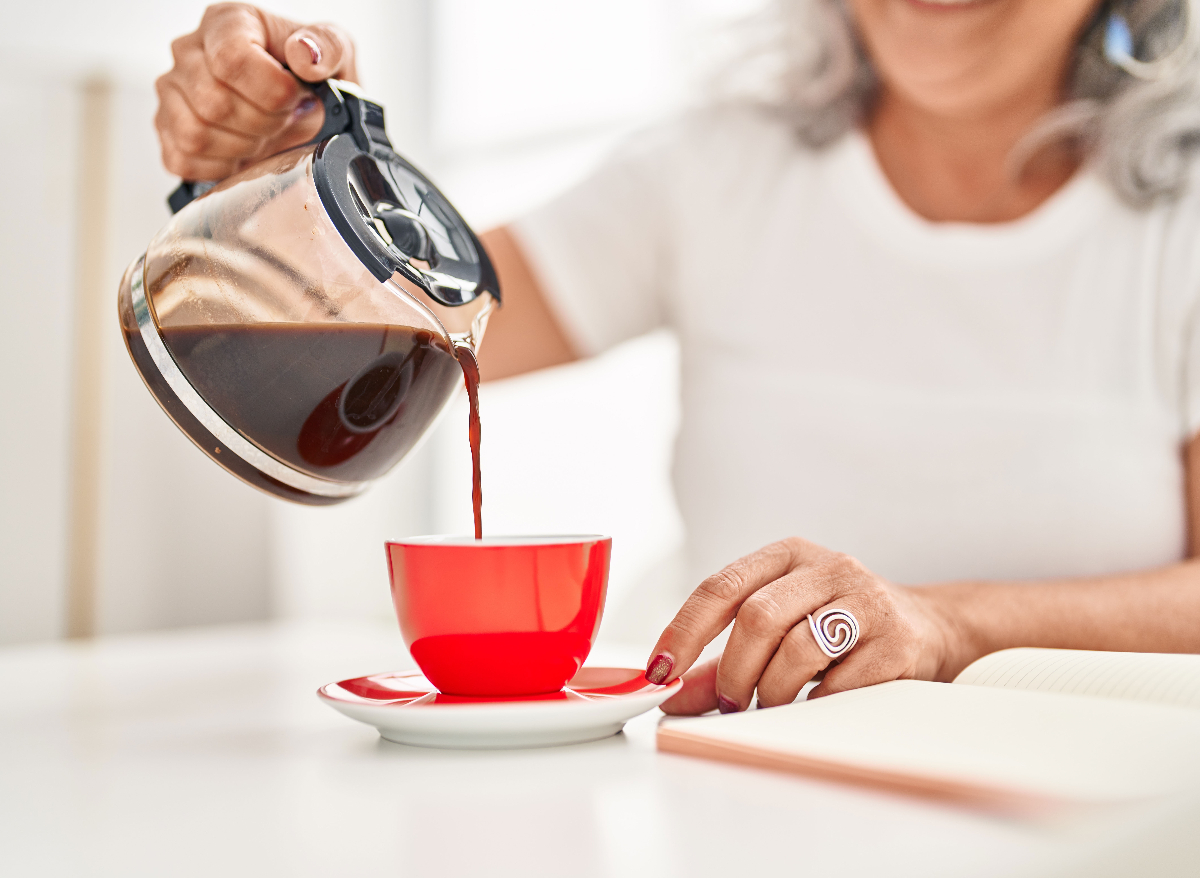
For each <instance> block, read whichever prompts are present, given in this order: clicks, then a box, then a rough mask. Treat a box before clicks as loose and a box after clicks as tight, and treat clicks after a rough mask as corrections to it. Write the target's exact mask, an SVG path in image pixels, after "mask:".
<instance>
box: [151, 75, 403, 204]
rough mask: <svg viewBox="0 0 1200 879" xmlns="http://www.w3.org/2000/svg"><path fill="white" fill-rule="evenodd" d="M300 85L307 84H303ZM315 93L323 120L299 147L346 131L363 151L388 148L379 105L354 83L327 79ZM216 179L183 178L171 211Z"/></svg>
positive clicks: (170, 198)
mask: <svg viewBox="0 0 1200 879" xmlns="http://www.w3.org/2000/svg"><path fill="white" fill-rule="evenodd" d="M304 85H306V86H307V85H310V84H309V83H304ZM312 89H313V94H315V95H316V96H317V97H318V98H319V99H320V100H321V103H322V104H323V105H324V106H325V123H324V124H323V125H322V126H321V130H320V131H318V132H317V136H316V137H314V138H313V139H312V140H310V141H308V143H307V144H302V146H309V145H311V144H315V143H320V142H321V141H323V140H325V139H326V138H328V137H333V136H334V135H335V134H341V133H343V132H348V133H349V134H350V136H351V137H353V138H354V142H355V143H357V144H358V146H359V148H360V149H362V150H363V151H364V152H368V153H370V152H374V151H375V148H376V147H377V146H383V147H387V148H388V149H389V150H391V149H392V142H391V141H390V140H388V136H387V131H386V130H384V125H383V107H381V106H380V105H379V104H377V103H375V102H374V101H372V100H370V99H369V98H366V97H364V96H363V95H362V93H361V92H360V91H359V90H358V86H356V85H354V84H353V83H350V82H344V81H342V80H338V79H327V80H324V81H323V82H319V83H316V84H315V85H313V86H312ZM217 182H218V181H216V180H184V181H182V182H180V184H179V186H177V187H176V188H175V191H174V192H172V193H171V194H170V195H169V196H167V205H168V206H169V207H170V208H171V213H173V214H177V213H179V212H180V211H181V210H182V209H183V208H184V207H185V206H186V205H188V204H190V203H191V202H193V201H195V200H196V199H198V198H199V197H200V196H202V195H204V193H206V192H208V191H209V190H210V189H212V188H213V187H214V186H216V185H217Z"/></svg>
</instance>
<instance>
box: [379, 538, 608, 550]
mask: <svg viewBox="0 0 1200 879" xmlns="http://www.w3.org/2000/svg"><path fill="white" fill-rule="evenodd" d="M601 540H612V538H611V537H609V536H608V535H607V534H489V535H487V536H485V537H484V538H483V539H482V540H476V539H475V537H474V535H471V534H422V535H419V536H417V537H405V538H402V539H400V540H388V541H385V542H386V544H387V545H388V546H453V547H468V546H475V547H479V548H481V549H482V548H493V549H494V548H497V547H505V546H573V545H577V544H580V543H596V542H598V541H601Z"/></svg>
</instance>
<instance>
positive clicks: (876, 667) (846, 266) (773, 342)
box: [157, 0, 1200, 713]
mask: <svg viewBox="0 0 1200 879" xmlns="http://www.w3.org/2000/svg"><path fill="white" fill-rule="evenodd" d="M1190 10H1191V6H1190V0H1183V2H1181V0H1135V2H1132V3H1126V2H1117V3H1115V4H1112V5H1109V4H1103V5H1102V4H1101V3H1099V2H1098V0H1057V2H1055V3H1044V2H1040V0H847V2H845V3H844V4H843V3H840V2H837V0H809V2H794V3H790V4H787V5H781V6H780V7H779V9H778V12H779V14H780V15H781V19H780V21H781V29H780V31H779V32H778V33H779V38H780V42H779V43H778V45H777V46H776V49H775V51H781V52H782V54H781V55H779V56H778V59H777V60H780V62H781V63H780V64H779V65H777V74H776V75H775V78H774V82H775V85H776V90H775V93H774V95H773V98H772V100H771V101H769V102H766V103H765V104H764V103H763V102H759V104H758V105H754V106H752V105H750V103H749V102H746V101H741V102H733V103H732V104H731V105H730V106H727V107H722V108H717V109H711V110H708V111H705V112H702V113H697V114H693V115H692V116H690V117H688V118H685V119H683V120H680V121H678V122H676V123H673V124H670V125H666V126H663V127H662V128H660V129H658V130H656V131H654V132H651V133H649V134H647V135H645V136H643V137H641V138H639V139H636V140H635V141H633V142H631V143H630V144H629V145H628V146H627V147H626V148H625V149H623V150H622V151H621V152H620V153H618V154H617V155H616V156H614V157H613V158H611V159H610V160H609V161H608V162H607V163H606V164H605V165H604V166H603V167H602V168H601V169H600V170H599V171H597V172H596V173H595V174H594V175H593V176H592V177H591V178H590V179H589V180H587V181H585V182H584V183H582V184H580V185H579V186H578V187H576V188H575V189H574V190H572V191H571V192H568V193H566V194H565V195H563V196H562V197H560V198H559V199H557V200H556V201H555V202H553V203H552V204H550V205H548V206H546V207H545V208H543V209H541V210H539V211H537V212H535V213H534V214H532V215H530V216H528V217H526V218H524V219H523V220H521V221H519V222H517V223H515V224H513V225H512V226H510V227H508V228H505V229H499V230H496V231H494V232H492V233H490V234H489V235H488V236H486V237H485V241H486V243H487V246H488V249H489V251H490V252H491V254H492V256H493V259H494V261H495V262H496V265H497V267H498V270H499V273H500V275H501V279H502V285H503V287H504V291H505V307H504V309H503V310H502V311H500V312H499V313H498V314H497V315H496V316H495V317H494V318H493V321H492V324H491V326H490V328H489V332H488V344H487V346H486V347H485V349H484V364H483V365H484V369H485V374H486V375H487V376H488V377H492V378H495V377H501V376H506V375H513V374H517V373H521V372H525V371H528V370H532V369H538V368H541V367H546V366H551V365H554V364H559V363H564V362H567V361H570V360H573V359H575V358H577V357H579V356H582V355H587V354H592V353H595V352H597V351H599V350H601V349H603V348H604V347H607V346H609V345H612V344H615V343H616V342H619V341H621V340H623V339H625V338H629V337H631V336H634V335H637V334H639V333H642V332H645V331H647V330H649V329H652V328H653V327H656V326H660V325H664V324H669V325H671V326H672V327H673V328H674V329H675V331H676V332H677V334H678V335H679V338H680V345H681V351H682V358H683V359H682V370H683V372H682V375H683V397H684V399H683V403H684V407H683V424H682V429H681V432H680V439H679V443H678V448H677V456H676V466H675V476H676V489H677V493H678V496H679V501H680V506H681V509H682V511H683V513H684V517H685V520H686V522H687V526H688V540H689V549H690V553H691V558H692V561H693V563H694V564H695V565H696V567H697V570H698V571H701V572H703V573H709V572H711V571H713V570H716V569H718V568H720V567H721V565H723V564H725V563H726V562H727V561H728V560H729V559H731V558H735V557H737V556H739V555H743V554H744V553H746V552H748V551H750V550H752V549H754V547H755V546H761V545H762V544H763V543H765V542H766V541H768V540H771V539H773V538H775V537H777V536H783V535H788V534H790V535H793V536H790V537H786V538H785V539H783V540H779V541H778V542H775V543H770V544H769V545H767V546H766V547H765V548H763V549H759V550H757V551H754V552H750V554H749V555H744V556H743V557H742V558H740V559H739V560H738V561H735V562H734V563H733V564H731V565H728V567H725V568H723V569H721V570H720V571H719V573H717V574H715V575H713V576H709V577H708V578H707V579H705V580H704V581H703V582H702V583H701V584H700V586H699V587H698V588H697V589H696V591H695V592H694V593H693V594H692V596H691V597H690V598H689V599H688V601H687V602H686V604H685V605H684V606H683V608H682V609H681V610H680V611H679V613H678V614H677V616H676V617H675V619H674V621H673V622H672V623H671V624H670V625H669V626H668V628H667V629H666V631H664V632H663V634H662V636H661V637H660V639H659V641H658V643H657V645H656V646H655V648H654V651H653V652H652V654H651V659H650V662H649V665H648V669H647V674H648V676H649V677H650V678H651V679H652V680H655V681H666V680H670V679H673V678H675V677H678V676H680V675H683V674H685V673H686V679H685V686H684V687H683V689H682V690H681V691H680V693H679V694H677V695H676V696H675V697H674V698H673V699H672V700H671V701H670V702H668V703H667V704H666V705H665V706H664V708H665V709H666V710H668V711H671V712H675V713H698V712H703V711H707V710H710V709H712V708H714V707H716V708H719V709H720V710H721V711H723V712H726V711H739V710H744V709H746V708H748V707H749V706H750V705H751V702H752V699H753V696H754V694H755V692H756V691H757V701H758V704H759V705H761V706H772V705H779V704H783V703H786V702H789V701H791V700H792V699H794V698H795V697H796V695H797V693H798V692H799V690H800V689H801V687H802V686H803V685H804V684H805V683H806V682H808V681H809V680H811V679H813V678H814V677H815V676H818V675H819V674H820V673H821V672H822V671H824V678H823V680H822V682H821V683H820V685H819V686H818V687H817V688H816V689H815V691H814V692H813V695H814V696H820V695H824V694H828V693H834V692H838V691H842V690H846V689H849V688H853V687H859V686H864V685H868V684H873V683H877V682H881V681H886V680H891V679H895V678H924V679H934V680H949V679H952V678H953V677H954V676H955V675H956V674H957V673H958V672H959V671H960V670H961V669H962V668H964V667H965V666H966V665H967V664H968V663H970V662H971V661H973V660H974V659H976V658H977V657H979V656H981V655H983V654H986V653H989V652H991V651H994V650H998V649H1002V648H1005V647H1012V646H1043V647H1065V648H1081V649H1093V650H1131V651H1158V652H1171V651H1175V652H1187V651H1200V569H1198V568H1197V563H1196V562H1195V561H1192V560H1191V557H1192V556H1193V555H1195V554H1196V550H1197V547H1200V533H1198V531H1200V529H1198V528H1197V526H1196V525H1195V523H1197V522H1198V521H1200V519H1198V517H1197V512H1198V511H1200V442H1198V441H1197V440H1196V439H1195V437H1196V433H1197V429H1198V428H1200V325H1197V321H1196V314H1197V311H1196V306H1197V304H1198V301H1200V259H1197V258H1194V257H1193V254H1194V253H1197V249H1196V248H1195V247H1194V243H1195V242H1196V241H1197V236H1198V234H1200V196H1198V195H1197V192H1196V191H1195V189H1194V188H1193V187H1192V184H1191V182H1190V168H1189V162H1190V153H1189V149H1190V147H1191V145H1193V144H1195V143H1197V142H1198V136H1200V112H1198V111H1197V109H1196V97H1197V93H1198V89H1200V84H1198V83H1197V79H1196V76H1197V71H1198V70H1200V60H1198V55H1197V46H1196V43H1197V39H1196V32H1197V29H1196V28H1195V27H1193V26H1191V25H1190V24H1189V21H1190V17H1189V15H1188V12H1189V11H1190ZM173 51H174V56H175V67H174V69H173V70H172V71H171V72H169V73H168V74H166V75H165V76H164V77H163V78H162V79H161V80H160V81H159V84H158V89H159V95H160V101H161V103H160V109H159V113H158V117H157V125H158V130H159V133H160V136H161V139H162V145H163V158H164V162H165V164H166V166H167V167H168V169H170V170H171V171H173V172H174V173H176V174H179V175H181V176H183V177H186V178H192V179H215V178H220V177H223V176H225V175H227V174H229V173H232V172H233V171H235V170H237V169H238V168H239V167H241V166H242V165H243V164H245V163H246V162H247V161H249V160H252V159H253V158H255V157H258V156H262V155H264V154H269V153H271V152H275V151H277V150H279V149H281V148H283V147H285V146H288V145H291V144H294V143H299V142H303V141H304V140H306V139H308V138H309V137H311V136H312V135H313V134H314V133H315V132H316V131H317V130H318V128H319V126H320V121H321V120H320V118H318V117H319V115H320V110H319V109H318V108H316V107H315V106H313V103H312V101H311V100H310V99H308V98H307V97H305V96H304V95H305V93H304V92H303V90H302V89H301V88H299V87H298V86H297V85H296V83H295V81H294V80H293V78H292V77H291V76H290V75H289V74H288V73H287V72H286V71H285V70H284V68H283V66H282V63H281V62H283V63H286V64H287V65H288V66H289V67H290V69H291V70H292V71H294V72H295V73H296V74H297V75H298V76H299V77H301V78H302V79H305V80H309V81H315V80H319V79H323V78H325V77H329V76H338V77H342V78H350V79H353V78H354V77H355V69H354V47H353V43H352V42H351V41H350V40H349V38H348V37H347V36H346V35H344V34H342V33H341V32H340V31H338V30H337V29H336V28H334V27H331V26H324V25H313V26H306V27H298V26H297V25H295V24H293V23H291V22H287V21H284V20H282V19H279V18H276V17H274V16H270V15H267V14H265V13H262V12H259V11H257V10H254V9H252V8H250V7H245V6H220V7H213V8H212V9H210V10H209V11H208V12H207V13H206V14H205V16H204V20H203V21H202V23H201V25H200V28H199V30H197V31H196V32H195V33H194V34H190V35H188V36H186V37H182V38H180V39H179V40H177V41H176V42H175V44H174V46H173ZM769 51H772V50H770V49H764V50H763V52H764V53H767V52H769ZM768 57H770V56H769V55H767V54H762V55H760V56H758V57H757V58H756V59H753V60H755V61H762V60H764V59H767V58H768ZM1139 59H1141V60H1140V61H1139ZM1147 60H1151V61H1152V62H1153V63H1143V62H1145V61H1147ZM1189 529H1190V530H1189ZM901 582H903V583H905V584H913V585H900V583H901ZM829 611H836V612H837V613H835V614H834V615H833V616H832V617H830V618H829V619H827V620H825V622H826V623H827V625H824V626H822V625H817V624H816V621H821V620H823V619H825V617H824V615H825V614H826V612H829ZM839 619H840V620H841V621H842V623H841V629H840V631H839V628H838V622H837V621H838V620H839ZM730 622H733V628H732V631H731V633H730V635H729V639H728V642H727V644H726V646H725V649H724V652H723V653H722V655H721V658H720V659H719V661H714V662H709V663H704V664H701V665H695V663H696V661H697V659H698V657H699V656H700V653H701V650H702V649H703V648H704V647H705V645H706V644H708V643H709V642H711V641H712V640H713V639H714V638H715V637H716V636H717V635H718V634H719V633H721V632H722V631H723V630H724V629H725V628H726V627H727V626H728V625H729V623H730ZM827 636H828V637H827ZM851 648H852V649H851Z"/></svg>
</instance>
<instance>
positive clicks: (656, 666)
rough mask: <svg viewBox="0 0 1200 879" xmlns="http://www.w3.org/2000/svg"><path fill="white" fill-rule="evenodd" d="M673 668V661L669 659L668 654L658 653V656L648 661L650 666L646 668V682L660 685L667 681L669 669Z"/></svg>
mask: <svg viewBox="0 0 1200 879" xmlns="http://www.w3.org/2000/svg"><path fill="white" fill-rule="evenodd" d="M674 667H675V660H674V659H672V658H671V655H670V654H669V653H660V654H658V656H656V657H654V658H653V659H652V660H650V664H649V665H648V666H646V680H648V681H649V682H650V683H652V684H661V683H662V682H663V681H665V680H666V679H667V676H668V675H669V674H670V673H671V669H673V668H674Z"/></svg>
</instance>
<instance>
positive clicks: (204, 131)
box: [154, 3, 358, 180]
mask: <svg viewBox="0 0 1200 879" xmlns="http://www.w3.org/2000/svg"><path fill="white" fill-rule="evenodd" d="M171 54H172V55H173V56H174V59H175V66H174V67H172V68H171V70H170V71H169V72H167V73H165V74H163V75H162V76H161V77H159V79H158V81H157V83H155V88H156V89H157V91H158V113H157V115H156V116H155V117H154V124H155V127H156V128H157V129H158V138H159V142H160V143H161V144H162V157H163V164H164V165H165V166H166V168H167V170H168V171H170V172H171V173H173V174H178V175H179V176H180V177H182V178H184V179H185V180H220V179H222V178H224V177H228V176H229V175H230V174H232V173H234V172H235V171H238V170H239V169H241V168H243V167H245V166H246V165H248V164H250V163H252V162H254V161H256V160H257V159H259V158H262V157H263V156H269V155H272V154H273V153H277V152H279V151H280V150H283V149H286V148H288V147H290V146H295V145H297V144H301V143H304V142H305V141H307V140H310V139H312V138H313V137H315V136H316V134H317V132H318V131H320V130H321V125H322V123H323V122H324V115H325V111H324V108H322V107H321V104H320V102H319V101H317V100H316V99H315V98H314V97H313V95H312V92H311V91H310V90H308V89H306V88H304V87H303V86H302V85H301V84H300V83H298V82H297V81H296V77H299V78H300V79H303V80H305V81H306V82H319V81H320V80H323V79H329V78H330V77H334V78H337V79H348V80H353V81H357V79H358V72H357V71H356V70H355V66H354V43H353V42H352V41H351V40H350V38H349V37H348V36H346V34H344V33H343V32H342V31H341V30H340V29H338V28H336V27H334V26H333V25H328V24H313V25H304V26H301V25H299V24H296V23H295V22H292V21H288V20H287V19H286V18H280V17H279V16H277V15H271V14H270V13H267V12H263V11H261V10H259V9H256V8H254V7H253V6H249V5H247V4H243V3H221V4H218V5H216V6H210V7H209V8H208V9H207V10H205V12H204V18H203V19H202V20H201V21H200V27H199V28H197V30H196V31H195V33H190V34H188V35H187V36H184V37H180V38H179V39H177V40H175V42H173V43H172V44H171ZM285 64H286V65H287V68H288V69H290V70H291V71H292V72H291V73H289V72H288V69H285V68H284V65H285ZM293 73H294V74H295V76H293V75H292V74H293Z"/></svg>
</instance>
